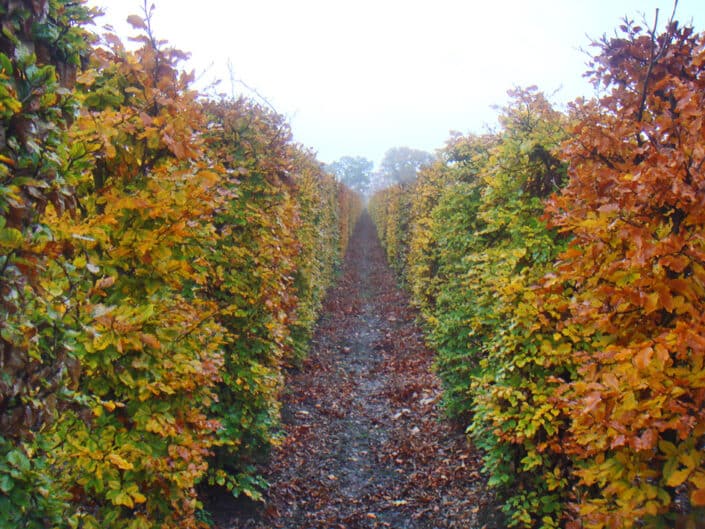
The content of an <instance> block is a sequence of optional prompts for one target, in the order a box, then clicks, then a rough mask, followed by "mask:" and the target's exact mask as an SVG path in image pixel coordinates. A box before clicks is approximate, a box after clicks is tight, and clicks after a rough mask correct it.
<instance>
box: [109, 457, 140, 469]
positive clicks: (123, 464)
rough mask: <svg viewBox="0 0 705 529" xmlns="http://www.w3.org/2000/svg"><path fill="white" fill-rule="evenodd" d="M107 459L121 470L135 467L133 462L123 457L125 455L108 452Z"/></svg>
mask: <svg viewBox="0 0 705 529" xmlns="http://www.w3.org/2000/svg"><path fill="white" fill-rule="evenodd" d="M107 459H108V461H110V462H111V463H112V464H113V465H115V466H116V467H118V468H119V469H121V470H132V469H133V468H134V466H133V465H132V463H130V462H129V461H127V460H125V459H123V457H122V456H119V455H118V454H108V457H107Z"/></svg>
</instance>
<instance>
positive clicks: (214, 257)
mask: <svg viewBox="0 0 705 529" xmlns="http://www.w3.org/2000/svg"><path fill="white" fill-rule="evenodd" d="M93 14H94V13H92V12H91V11H89V10H88V9H87V8H86V7H85V6H83V5H82V3H80V2H64V1H57V2H42V1H40V2H36V1H32V2H29V1H27V2H12V3H10V4H9V6H6V7H5V8H4V10H3V12H2V19H3V28H5V30H4V32H3V39H2V41H0V45H1V46H2V49H1V50H0V63H1V64H0V65H1V67H2V71H1V74H0V83H1V84H0V97H1V99H0V111H1V112H2V119H3V127H4V130H5V135H4V137H3V142H2V146H1V147H2V150H1V152H0V170H1V171H2V174H3V179H2V187H0V189H2V193H1V195H0V204H1V207H2V217H0V246H1V247H2V257H1V258H0V259H1V260H0V270H1V272H2V287H1V288H2V294H3V297H2V304H1V305H0V310H1V311H2V318H1V321H2V323H0V336H1V337H2V342H1V346H2V349H1V351H0V355H1V356H0V360H1V361H2V379H1V380H0V454H1V457H0V527H3V528H4V527H8V528H9V527H19V526H21V527H49V526H50V527H85V528H90V527H96V528H97V527H101V528H103V527H115V528H118V527H120V528H124V527H134V528H148V527H165V528H166V527H174V528H176V527H179V528H183V527H198V526H200V525H201V522H199V520H198V516H197V513H198V511H199V509H200V502H199V500H198V497H197V494H196V485H197V484H199V483H201V482H204V481H206V480H208V481H210V482H211V483H217V484H220V485H223V486H225V487H227V488H228V489H229V490H231V491H232V492H233V493H234V494H235V495H239V494H247V495H250V496H252V497H258V495H259V494H260V492H261V490H262V487H263V485H264V483H263V482H262V481H261V478H259V477H258V476H257V475H256V474H255V473H254V470H253V467H252V464H253V462H254V460H255V457H256V455H257V454H261V453H262V452H263V451H264V450H265V448H266V447H267V446H268V445H269V444H270V443H271V442H272V439H273V435H274V430H275V428H276V425H277V421H278V399H279V393H280V390H281V382H282V380H281V379H282V376H281V371H282V368H283V367H284V366H285V365H287V364H289V363H292V362H295V361H296V360H297V358H300V357H301V355H303V354H304V352H305V349H306V343H307V339H308V336H309V334H310V330H311V328H312V325H313V323H314V321H315V319H316V316H317V313H318V309H319V307H320V302H321V298H322V296H323V293H324V292H325V289H326V287H327V286H328V285H329V284H330V281H331V279H332V275H333V271H334V269H335V266H336V265H337V263H338V262H339V261H340V258H341V256H342V253H343V252H344V251H345V245H346V243H347V240H348V237H349V234H350V230H351V229H352V225H353V224H354V222H355V219H356V216H357V215H358V214H359V211H360V203H359V199H358V198H357V196H356V195H354V194H352V193H350V192H349V191H348V190H347V189H345V188H344V187H342V186H341V185H340V184H338V183H337V182H335V180H333V178H332V177H331V176H329V175H327V174H325V173H324V172H323V171H322V169H321V166H320V164H318V162H316V160H315V158H314V157H313V156H312V155H311V154H310V153H308V152H306V151H305V150H303V149H302V148H301V147H300V146H298V145H296V144H295V143H293V141H292V139H291V134H290V132H289V129H288V126H287V124H286V123H285V122H284V121H283V119H282V118H281V117H280V116H278V115H276V114H275V113H273V112H271V111H269V110H266V109H264V108H263V107H261V106H259V105H257V104H256V103H254V102H251V101H248V100H245V99H241V100H237V101H231V100H217V101H204V100H202V99H200V98H199V96H198V94H197V93H196V92H194V91H192V90H191V89H190V88H189V85H190V82H191V78H190V76H189V75H187V74H185V73H184V72H183V71H181V70H180V69H179V61H180V60H181V59H182V58H183V57H184V55H183V54H182V53H180V52H178V51H176V50H172V49H170V48H168V47H167V45H166V43H164V42H160V41H157V40H155V38H154V36H153V33H152V31H151V28H150V16H149V15H150V14H149V13H148V16H146V18H144V19H143V18H140V17H136V16H135V17H130V22H131V23H132V25H133V26H134V27H135V29H136V30H137V31H138V33H139V35H138V36H137V37H136V41H137V43H138V47H137V49H136V50H135V51H128V50H126V49H125V47H124V46H123V45H122V43H121V42H120V41H119V40H118V39H117V38H116V37H114V36H112V35H107V36H104V37H102V38H101V39H96V37H93V36H92V35H90V34H89V33H87V32H86V31H85V30H83V29H82V27H83V24H84V23H85V22H86V21H88V20H89V19H90V18H91V17H92V16H93ZM48 42H51V45H49V44H48Z"/></svg>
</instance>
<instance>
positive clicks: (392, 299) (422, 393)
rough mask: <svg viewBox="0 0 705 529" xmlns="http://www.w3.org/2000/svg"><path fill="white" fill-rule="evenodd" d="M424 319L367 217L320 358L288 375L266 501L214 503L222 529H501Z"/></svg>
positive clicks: (317, 341)
mask: <svg viewBox="0 0 705 529" xmlns="http://www.w3.org/2000/svg"><path fill="white" fill-rule="evenodd" d="M414 318H415V313H414V311H413V310H411V309H410V308H409V305H408V299H407V297H406V296H405V295H404V294H403V292H401V291H400V290H399V288H397V286H396V283H395V280H394V277H393V276H392V273H391V272H390V270H389V268H388V266H387V264H386V262H385V258H384V253H383V250H382V248H381V247H380V245H379V241H378V239H377V235H376V233H375V228H374V225H373V224H372V221H371V220H370V218H369V216H367V215H366V214H365V215H364V216H363V217H362V219H361V220H360V222H359V223H358V225H357V227H356V230H355V233H354V235H353V237H352V240H351V241H350V245H349V249H348V253H347V256H346V259H345V263H344V267H343V273H342V277H341V278H340V279H339V281H338V283H337V285H336V286H335V288H333V289H332V290H331V292H329V294H328V296H327V298H326V301H325V304H324V307H323V313H322V318H321V320H320V322H319V323H318V326H317V328H316V332H315V336H314V339H313V343H312V347H311V352H310V355H309V357H308V359H307V360H306V361H305V362H304V364H303V366H302V367H301V368H300V369H298V370H295V371H292V372H291V373H289V375H288V376H287V392H286V394H285V396H284V402H283V409H282V416H283V428H284V431H285V432H284V433H285V437H284V440H283V442H282V444H281V445H280V446H279V447H277V448H276V449H275V450H274V452H273V454H272V460H271V461H270V462H269V464H268V466H267V467H266V469H265V473H266V478H267V481H268V482H269V483H270V484H271V488H270V490H269V492H268V493H267V496H266V503H265V504H264V505H263V506H261V507H258V508H251V509H243V508H242V507H241V506H238V505H237V504H233V502H232V500H231V501H228V500H227V499H226V498H220V499H218V500H214V505H211V508H212V509H213V512H214V513H215V515H216V522H217V526H218V528H219V529H245V528H253V529H265V528H266V529H270V528H283V529H362V528H365V529H367V528H370V529H371V528H392V529H436V528H439V529H440V528H458V529H460V528H463V529H472V528H477V529H480V528H483V527H486V528H487V529H492V528H494V527H495V526H496V524H497V522H496V521H495V509H494V507H493V506H492V505H491V497H490V495H489V494H488V493H487V491H486V487H485V485H484V481H483V480H482V478H481V477H480V474H479V466H480V463H479V457H478V455H477V454H476V452H475V451H474V450H473V449H472V447H470V446H468V444H467V442H466V439H465V436H464V435H463V432H462V428H459V427H458V426H457V425H456V426H452V425H450V424H448V423H447V422H446V421H444V420H443V419H442V413H441V411H440V409H439V404H440V402H439V401H440V394H441V389H440V383H439V381H438V379H437V378H436V376H435V375H433V374H432V372H431V365H432V362H433V355H432V353H431V352H430V351H429V350H428V349H427V348H426V347H425V346H424V341H423V336H422V334H421V330H420V329H419V327H418V326H417V324H416V323H415V322H414Z"/></svg>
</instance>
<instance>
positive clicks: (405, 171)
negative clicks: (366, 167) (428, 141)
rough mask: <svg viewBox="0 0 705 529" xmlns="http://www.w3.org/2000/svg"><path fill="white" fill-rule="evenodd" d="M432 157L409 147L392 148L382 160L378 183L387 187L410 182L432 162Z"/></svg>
mask: <svg viewBox="0 0 705 529" xmlns="http://www.w3.org/2000/svg"><path fill="white" fill-rule="evenodd" d="M433 160H434V156H433V155H432V154H430V153H428V152H426V151H421V150H418V149H410V148H409V147H393V148H391V149H389V150H388V151H387V152H386V153H385V154H384V158H383V159H382V163H381V166H380V171H379V178H380V183H381V184H383V186H387V185H390V184H395V183H404V182H411V181H413V180H415V179H416V174H417V173H418V171H419V169H421V167H423V166H424V165H429V164H431V163H432V162H433Z"/></svg>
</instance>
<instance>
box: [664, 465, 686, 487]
mask: <svg viewBox="0 0 705 529" xmlns="http://www.w3.org/2000/svg"><path fill="white" fill-rule="evenodd" d="M690 472H691V471H690V469H689V468H684V469H683V470H676V471H675V472H674V473H673V474H671V475H670V476H669V477H668V479H667V480H666V485H668V486H669V487H677V486H678V485H680V484H682V483H683V482H685V480H686V479H688V476H689V475H690Z"/></svg>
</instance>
